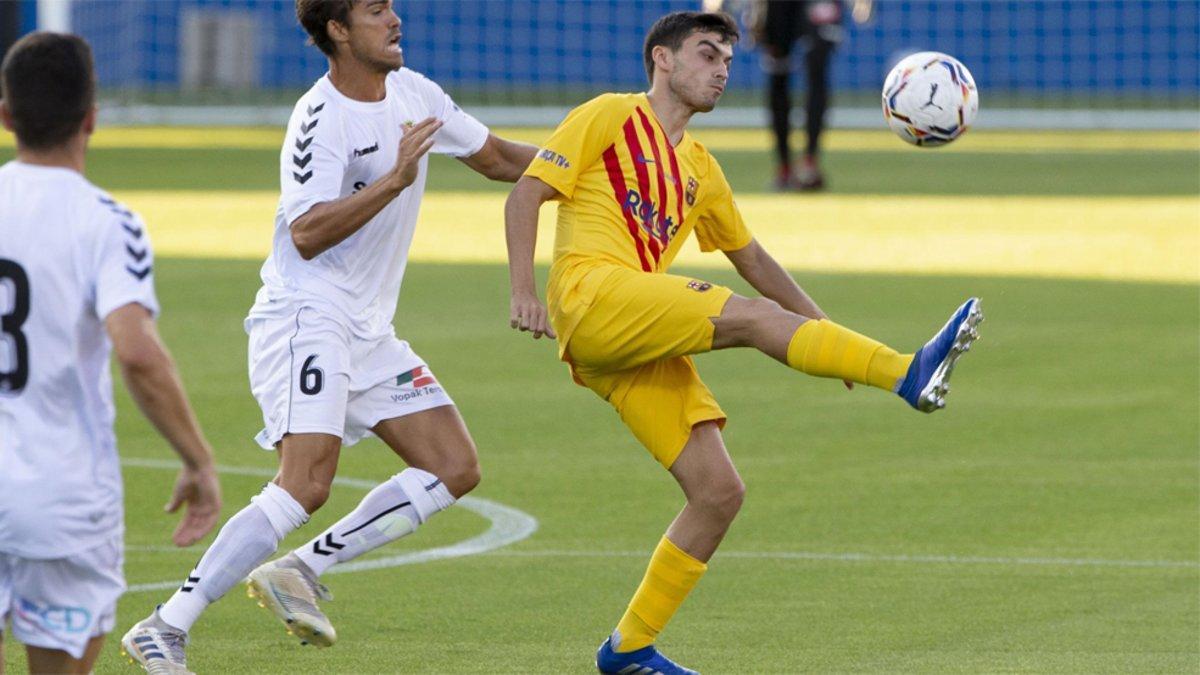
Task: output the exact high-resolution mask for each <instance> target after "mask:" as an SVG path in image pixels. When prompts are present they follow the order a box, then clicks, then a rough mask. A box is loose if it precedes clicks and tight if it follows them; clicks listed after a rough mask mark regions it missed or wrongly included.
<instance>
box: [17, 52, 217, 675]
mask: <svg viewBox="0 0 1200 675" xmlns="http://www.w3.org/2000/svg"><path fill="white" fill-rule="evenodd" d="M0 84H2V87H3V92H4V99H3V101H0V119H2V120H3V123H4V127H5V128H6V129H8V130H10V131H12V132H13V133H14V135H15V136H16V145H17V156H16V159H15V160H14V161H11V162H8V163H7V164H5V165H4V166H3V167H0V635H2V634H3V629H4V626H5V624H6V623H8V624H9V625H10V626H11V628H12V634H13V636H14V637H15V638H16V639H17V640H19V641H20V642H22V643H24V644H25V651H26V654H27V655H28V658H29V670H30V672H34V673H88V672H91V670H92V666H93V665H94V664H95V661H96V656H97V655H98V654H99V652H100V648H101V645H102V644H103V642H104V636H105V635H106V634H107V633H108V632H109V631H111V630H112V628H113V623H114V619H115V615H116V609H117V598H119V597H120V595H121V593H122V592H123V591H124V590H125V578H124V574H123V572H122V569H121V564H122V560H123V558H124V549H125V546H124V534H125V526H124V506H123V487H122V484H121V467H120V464H119V461H118V457H117V447H116V436H115V435H114V433H113V420H114V410H113V391H112V378H111V374H110V370H109V356H110V354H111V353H115V354H116V357H117V362H118V363H119V364H120V367H121V374H122V377H123V379H124V381H125V386H126V387H127V388H128V389H129V393H130V394H131V395H132V396H133V400H134V401H135V402H136V403H137V404H138V406H139V407H140V408H141V410H142V412H143V413H144V414H145V416H146V417H147V418H148V419H149V420H150V421H151V422H152V423H153V424H154V426H155V427H156V428H157V429H158V431H159V433H161V434H162V436H163V437H164V438H165V439H166V440H167V441H168V442H169V443H170V445H171V447H172V448H173V449H174V450H175V452H176V453H177V454H178V455H179V456H180V458H182V459H183V461H184V468H183V470H182V471H181V472H180V475H179V478H178V479H177V480H176V483H175V489H174V493H173V494H172V496H171V499H170V502H169V503H168V505H167V510H168V511H174V510H176V509H177V508H178V507H179V506H180V505H181V504H183V503H185V502H186V503H187V512H186V516H185V517H184V519H183V521H182V522H181V523H180V525H179V527H178V529H177V530H176V531H175V536H174V541H175V544H176V545H178V546H188V545H191V544H192V543H194V542H195V541H196V540H198V539H199V538H200V537H203V536H204V535H205V534H206V533H208V532H209V531H210V530H211V529H212V527H213V525H215V524H216V522H217V517H218V515H219V514H220V511H221V496H220V487H219V486H218V484H217V476H216V473H215V471H214V469H213V456H212V450H211V448H210V447H209V445H208V442H207V441H205V440H204V437H203V435H202V434H201V432H200V428H199V426H198V425H197V423H196V418H195V415H193V414H192V410H191V407H190V405H189V404H188V399H187V395H186V394H185V393H184V390H183V386H182V383H181V382H180V379H179V373H178V372H177V371H176V369H175V365H174V363H173V362H172V360H171V357H170V355H169V354H168V353H167V350H166V348H165V347H164V345H163V343H162V341H161V340H160V339H159V336H158V330H157V328H156V325H155V315H156V314H158V300H157V299H156V297H155V293H154V275H153V262H154V260H153V254H152V253H151V251H150V243H149V241H148V238H147V234H146V231H145V226H144V225H143V224H142V221H141V219H140V218H138V217H137V215H136V214H134V213H132V212H131V211H129V210H127V209H126V208H125V207H124V206H122V205H121V204H119V203H117V202H116V201H115V200H113V199H112V197H110V196H108V194H107V193H105V192H104V191H103V190H101V189H99V188H97V187H96V186H94V185H92V184H91V183H90V182H88V180H87V179H86V178H84V176H83V171H84V162H85V158H86V155H87V144H88V138H89V136H91V134H92V131H93V130H94V128H95V126H96V108H95V91H96V82H95V75H94V71H93V67H92V52H91V49H90V48H89V47H88V45H87V43H86V42H84V41H83V40H82V39H80V38H79V37H76V36H74V35H62V34H57V33H44V32H43V33H31V34H29V35H26V36H25V37H23V38H21V39H20V40H19V41H17V42H16V44H14V45H13V46H12V47H11V48H10V49H9V51H8V54H7V55H6V56H5V57H4V63H3V65H2V66H0ZM2 646H3V643H2V642H0V672H3V671H4V654H3V649H2Z"/></svg>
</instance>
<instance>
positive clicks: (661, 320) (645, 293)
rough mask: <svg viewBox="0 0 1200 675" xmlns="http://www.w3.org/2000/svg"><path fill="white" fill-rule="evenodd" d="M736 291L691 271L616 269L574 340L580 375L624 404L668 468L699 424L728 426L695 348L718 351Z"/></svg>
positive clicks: (570, 355)
mask: <svg viewBox="0 0 1200 675" xmlns="http://www.w3.org/2000/svg"><path fill="white" fill-rule="evenodd" d="M731 295H733V291H731V290H729V289H728V288H725V287H723V286H717V285H715V284H710V283H708V282H705V281H699V280H696V279H692V278H690V277H681V276H675V275H669V274H647V273H645V272H639V271H637V270H627V269H620V270H617V271H615V272H613V273H611V274H609V275H608V276H607V277H606V278H605V279H604V284H603V285H602V287H601V288H600V290H599V291H598V292H597V293H596V296H595V297H594V298H593V299H592V302H591V304H590V306H589V307H588V309H587V311H586V312H585V313H584V315H583V317H582V319H581V320H580V322H579V325H578V326H576V328H575V330H574V332H573V333H572V335H571V337H570V342H569V344H568V345H567V353H566V357H567V359H568V361H569V363H570V364H571V366H572V371H573V372H574V374H575V377H576V379H578V381H579V382H580V383H582V384H583V385H584V386H586V387H588V388H589V389H591V390H592V391H594V392H596V393H597V394H598V395H599V396H600V397H601V398H603V399H604V400H606V401H608V402H609V403H611V404H612V405H613V407H614V408H616V409H617V412H618V413H619V414H620V415H621V419H622V421H624V422H625V424H626V425H627V426H628V427H629V428H630V430H632V431H633V434H634V436H636V437H637V439H638V440H639V441H641V443H642V445H644V446H646V448H647V449H648V450H649V451H650V453H651V454H652V455H654V458H655V459H656V460H658V461H659V463H661V464H662V465H663V466H664V467H666V468H670V467H671V465H672V464H673V463H674V462H675V458H676V457H678V456H679V453H680V452H681V451H682V450H683V446H684V445H685V444H686V443H687V440H688V437H689V436H690V435H691V432H692V427H693V426H695V425H696V424H698V423H700V422H704V421H707V420H713V421H716V422H717V423H718V424H720V425H721V426H724V425H725V412H724V411H723V410H721V407H720V406H719V405H717V401H716V399H715V398H713V395H712V392H711V391H709V389H708V387H706V386H705V385H704V383H703V382H702V381H700V375H699V373H697V372H696V366H695V364H693V363H692V359H691V358H690V356H688V355H689V354H697V353H701V352H706V351H709V350H710V349H712V338H713V323H712V321H711V320H710V319H712V318H716V317H718V316H720V314H721V310H722V308H724V306H725V303H726V301H728V300H729V297H730V296H731Z"/></svg>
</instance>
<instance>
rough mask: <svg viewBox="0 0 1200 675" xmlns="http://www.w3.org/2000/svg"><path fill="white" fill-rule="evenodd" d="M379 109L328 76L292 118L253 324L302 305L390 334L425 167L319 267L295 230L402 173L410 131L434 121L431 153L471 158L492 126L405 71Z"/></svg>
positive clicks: (321, 258)
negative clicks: (316, 210) (401, 156)
mask: <svg viewBox="0 0 1200 675" xmlns="http://www.w3.org/2000/svg"><path fill="white" fill-rule="evenodd" d="M386 86H387V93H386V95H385V97H384V99H383V100H382V101H378V102H373V103H367V102H363V101H355V100H353V99H350V98H347V97H346V96H343V95H342V94H341V93H340V92H339V91H338V90H337V88H335V87H334V86H333V83H332V82H330V81H329V76H328V75H326V76H325V77H322V78H321V79H320V80H318V81H317V83H316V84H315V85H313V87H312V88H311V89H309V90H308V93H306V94H305V95H304V96H302V97H301V98H300V101H299V102H298V103H296V107H295V109H294V110H293V111H292V118H291V121H290V122H289V123H288V130H287V136H286V138H285V139H284V142H283V151H282V152H281V153H280V156H279V162H280V171H279V179H280V183H281V187H282V194H281V196H280V198H279V208H278V209H277V211H276V213H275V237H274V242H273V246H272V249H271V255H270V256H269V257H268V258H267V261H266V263H264V264H263V267H262V280H263V287H262V289H261V290H260V291H259V292H258V296H257V298H256V299H255V304H254V307H253V308H252V309H251V310H250V318H251V319H254V318H279V317H281V316H288V315H291V314H293V313H294V312H295V307H297V306H313V307H315V308H320V309H322V310H325V311H331V312H334V313H335V315H336V316H339V317H341V318H342V319H343V320H344V321H346V323H347V325H348V326H349V327H350V329H351V330H352V331H353V332H354V334H355V335H357V336H358V337H360V338H363V339H377V338H380V337H382V336H387V335H393V334H394V330H393V328H392V319H393V318H394V316H395V314H396V301H397V298H398V297H399V294H400V284H401V282H402V281H403V279H404V269H405V266H406V265H407V264H408V248H409V245H410V244H411V243H412V237H413V231H414V229H415V228H416V223H417V212H418V211H419V209H420V207H421V196H422V194H423V193H424V191H425V177H426V174H427V173H428V162H429V160H428V158H427V157H423V158H422V159H421V160H420V166H419V169H418V172H417V178H416V180H415V181H414V182H413V184H412V185H410V186H409V187H408V188H406V189H405V190H404V191H403V192H401V193H400V195H399V196H398V197H396V199H394V200H392V202H391V203H389V204H388V205H387V206H385V207H384V208H383V210H381V211H380V212H379V213H378V214H376V215H375V217H374V218H372V219H371V220H369V221H367V223H366V224H365V225H363V227H362V228H361V229H359V230H358V231H357V232H355V233H354V234H353V235H351V236H349V237H347V238H346V239H345V240H344V241H342V242H340V243H338V244H337V245H336V246H334V247H332V248H330V249H329V250H327V251H324V252H323V253H321V254H320V255H318V256H316V257H315V258H313V259H312V260H304V259H303V258H301V257H300V254H299V252H298V251H297V250H296V247H295V244H293V243H292V238H291V225H292V223H293V222H295V220H296V219H297V218H299V217H300V216H302V215H304V214H305V213H307V212H308V210H309V209H311V208H312V207H313V206H314V205H316V204H319V203H322V202H329V201H334V200H336V199H340V198H342V197H346V196H349V195H351V194H353V193H355V192H357V191H358V190H361V189H362V188H364V187H366V186H367V185H370V184H372V183H374V182H375V181H377V180H379V179H380V178H381V177H383V175H384V174H386V173H387V172H389V171H391V169H392V168H393V167H394V166H395V164H396V156H397V153H398V152H399V146H400V139H401V137H402V129H403V127H404V125H406V124H413V123H416V122H419V121H421V120H423V119H425V118H427V117H434V118H437V119H439V120H441V121H442V122H443V126H442V128H441V129H439V130H438V132H437V133H436V134H435V135H434V137H433V138H434V145H433V148H432V150H431V151H432V152H437V153H441V154H447V155H451V156H454V157H469V156H470V155H473V154H475V153H476V152H478V151H479V150H480V149H481V148H482V147H483V144H484V142H485V141H486V140H487V135H488V130H487V127H485V126H483V125H482V124H480V123H479V122H478V121H477V120H476V119H475V118H473V117H471V116H470V115H468V114H467V113H465V112H463V111H462V109H460V108H459V107H458V106H457V105H455V103H454V101H452V100H451V99H450V97H449V96H447V95H446V93H445V92H444V91H442V89H441V87H439V86H438V85H436V84H434V83H433V82H432V81H430V80H428V79H426V78H425V77H424V76H422V75H420V74H418V73H415V72H413V71H411V70H408V69H407V68H402V69H400V70H398V71H395V72H393V73H390V74H389V75H388V77H387V85H386Z"/></svg>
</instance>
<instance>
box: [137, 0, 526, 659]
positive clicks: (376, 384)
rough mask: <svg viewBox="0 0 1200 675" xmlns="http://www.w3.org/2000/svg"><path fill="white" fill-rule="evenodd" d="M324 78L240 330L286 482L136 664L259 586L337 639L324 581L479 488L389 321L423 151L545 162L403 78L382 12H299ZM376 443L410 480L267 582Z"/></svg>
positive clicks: (304, 120)
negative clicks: (345, 466)
mask: <svg viewBox="0 0 1200 675" xmlns="http://www.w3.org/2000/svg"><path fill="white" fill-rule="evenodd" d="M296 15H297V17H298V19H299V21H300V23H301V25H303V26H304V28H305V30H306V31H307V32H308V34H309V36H310V37H311V39H312V42H313V43H314V44H315V45H316V46H317V47H318V48H319V49H320V50H321V51H322V52H324V53H325V55H326V56H327V57H328V60H329V72H328V74H327V75H325V76H324V77H322V78H321V79H320V80H318V81H317V83H316V84H315V85H314V86H313V87H312V88H311V89H310V90H309V91H308V93H306V94H305V95H304V96H302V97H301V98H300V101H299V102H298V103H297V104H296V107H295V109H294V110H293V112H292V117H291V121H290V123H289V124H288V130H287V135H286V137H285V140H284V145H283V151H282V153H281V155H280V163H281V167H280V181H281V185H282V196H281V198H280V200H279V209H278V211H277V213H276V216H275V239H274V247H273V249H272V252H271V255H270V257H269V258H267V261H266V263H265V264H264V265H263V269H262V279H263V287H262V289H261V290H260V291H259V293H258V298H257V300H256V302H255V304H254V307H253V309H251V310H250V316H249V317H248V318H247V320H246V328H247V332H248V333H249V336H250V347H249V357H250V386H251V389H252V391H253V393H254V396H255V398H256V399H257V400H258V402H259V404H260V405H261V406H262V410H263V420H264V423H265V428H264V429H263V430H262V432H261V433H260V434H259V436H258V439H257V440H258V442H259V444H260V445H262V447H264V448H268V449H276V450H277V451H278V456H279V473H278V474H277V475H276V477H275V479H274V480H272V481H271V482H270V483H268V484H267V485H266V487H265V488H264V489H263V491H262V492H261V493H260V494H258V495H257V496H255V497H253V498H252V499H251V503H250V505H249V506H247V507H246V508H245V509H243V510H242V511H241V512H239V513H238V514H236V515H235V516H233V518H231V519H230V520H229V521H228V522H227V523H226V524H225V526H224V527H223V528H222V529H221V532H220V534H219V535H218V536H217V538H216V540H215V541H214V542H213V544H212V546H211V547H210V548H209V549H208V551H207V552H206V553H205V554H204V556H203V557H202V558H201V560H200V562H199V563H198V564H197V565H196V567H195V569H193V570H192V572H191V573H190V574H189V575H188V576H187V579H186V581H185V582H184V584H183V586H182V587H181V588H180V589H179V590H178V591H177V592H176V593H175V594H174V595H173V596H172V597H171V598H170V599H169V600H168V601H167V602H166V603H165V604H164V605H163V606H162V607H161V608H160V609H159V610H157V611H156V612H154V613H152V614H151V616H150V617H149V618H147V619H146V620H144V621H142V622H141V623H139V624H137V625H136V626H134V627H133V628H132V629H131V630H130V632H129V633H128V634H127V635H126V637H125V640H124V643H125V647H126V649H127V650H128V651H129V653H130V655H131V656H132V657H133V658H134V659H136V660H137V661H138V662H140V663H141V664H142V665H143V666H147V667H148V668H149V667H150V666H154V665H160V664H162V663H164V662H170V663H171V665H175V666H179V667H182V664H183V658H182V657H183V655H182V653H172V652H170V651H168V650H164V649H157V646H158V643H159V642H160V641H161V640H162V636H163V635H170V636H172V638H171V639H173V640H174V641H177V642H178V641H180V640H181V639H182V637H183V636H184V635H186V633H187V631H189V630H190V629H191V627H192V624H193V623H194V622H195V621H196V619H197V617H199V615H200V613H201V612H202V611H203V610H204V609H205V607H207V606H208V605H209V604H210V603H212V602H214V601H216V600H217V599H218V598H220V597H221V596H222V595H224V594H225V593H226V592H227V591H229V590H230V588H232V587H233V586H234V585H235V584H236V583H238V582H239V581H241V580H243V579H244V578H246V577H247V575H248V576H249V580H248V581H249V591H250V593H251V595H252V596H255V597H257V598H258V599H259V602H260V603H261V604H263V605H264V606H266V607H268V608H269V609H270V610H271V611H272V612H274V614H275V615H276V616H277V617H279V619H281V620H282V621H283V622H284V623H285V624H286V626H287V628H288V632H289V633H292V634H294V635H296V636H297V637H298V638H299V639H300V640H301V641H302V642H304V643H308V644H313V645H317V646H329V645H331V644H333V643H334V641H335V640H336V638H337V636H336V633H335V631H334V628H333V626H332V625H330V622H329V621H328V620H327V619H326V617H325V616H324V614H323V613H322V611H321V610H320V609H319V608H318V606H317V601H318V599H322V598H325V597H328V596H327V591H326V590H325V588H324V587H323V586H322V585H321V584H320V583H318V581H317V579H318V577H319V576H320V575H321V574H322V573H323V572H324V571H325V570H326V569H328V568H329V567H330V566H332V565H333V564H335V563H338V562H344V561H347V560H350V559H352V558H355V557H357V556H360V555H362V554H364V553H366V552H367V551H370V550H372V549H374V548H376V547H378V546H381V545H383V544H385V543H388V542H390V541H393V540H395V539H398V538H400V537H402V536H404V535H406V534H408V533H410V532H412V531H413V530H415V529H416V528H417V526H419V525H420V524H422V523H424V522H425V521H426V520H428V519H429V518H430V517H431V516H433V515H434V514H435V513H437V512H439V511H441V510H443V509H445V508H447V507H449V506H451V505H452V504H454V502H455V500H456V499H458V498H459V497H461V496H462V495H464V494H466V493H467V492H469V491H470V490H471V489H472V488H474V487H475V485H476V484H477V483H478V482H479V477H480V474H479V465H478V462H477V459H476V453H475V445H474V442H473V441H472V440H471V437H470V435H469V434H468V432H467V428H466V426H465V425H464V424H463V421H462V418H461V417H460V415H459V413H458V410H457V408H456V407H455V406H454V403H453V401H452V400H451V399H450V397H449V396H448V395H447V393H446V391H445V390H444V389H443V388H442V386H441V385H440V384H439V383H438V381H437V379H436V377H435V376H434V374H433V372H432V371H431V370H430V368H429V366H428V365H426V363H425V362H424V361H423V360H422V359H421V357H419V356H418V355H417V354H416V353H414V352H413V350H412V349H411V348H410V347H409V345H408V343H407V342H405V341H403V340H400V339H398V338H397V337H396V334H395V331H394V328H393V326H392V320H393V318H394V315H395V310H396V302H397V298H398V295H399V292H400V283H401V280H402V279H403V276H404V269H405V266H406V262H407V257H408V249H409V244H410V243H411V241H412V235H413V230H414V227H415V225H416V221H417V212H418V209H419V207H420V204H421V196H422V193H423V191H424V187H425V176H426V168H427V162H428V160H427V158H426V156H425V155H426V153H427V152H429V151H432V152H436V153H442V154H446V155H450V156H453V157H456V158H458V159H460V160H462V161H463V162H464V163H465V164H466V165H467V166H469V167H470V168H472V169H474V170H475V171H477V172H479V173H480V174H482V175H484V176H486V177H488V178H491V179H494V180H504V181H508V182H514V181H516V179H517V178H518V177H520V175H521V173H522V172H523V171H524V170H525V168H526V167H527V166H528V165H529V163H530V161H532V159H533V157H534V154H535V152H536V148H534V147H533V146H530V145H524V144H519V143H513V142H510V141H505V140H502V139H500V138H497V137H496V136H494V135H492V134H490V133H489V132H488V130H487V128H486V127H484V126H483V125H482V124H480V123H479V122H478V121H476V120H475V119H474V118H473V117H471V116H470V115H468V114H466V113H465V112H463V111H462V110H461V109H459V107H458V106H457V105H455V104H454V102H453V101H452V100H451V99H450V97H449V96H447V95H446V93H445V92H443V91H442V89H441V88H440V87H438V85H436V84H434V83H433V82H431V81H430V80H428V79H426V78H425V77H423V76H421V75H419V74H417V73H415V72H413V71H411V70H408V69H406V68H403V67H402V66H403V64H404V58H403V53H402V51H401V49H400V46H399V43H400V20H399V18H397V16H396V14H395V13H394V12H393V10H392V6H391V2H388V1H386V0H332V1H331V0H297V2H296ZM368 434H374V435H376V436H378V437H379V438H380V439H382V440H383V441H384V442H385V443H387V445H388V446H390V447H391V448H392V449H393V450H394V451H395V452H396V454H397V455H399V456H400V458H401V459H402V460H403V461H404V462H405V463H406V464H407V465H408V468H406V469H404V470H403V471H400V472H399V473H397V474H396V475H395V476H393V477H392V478H391V479H389V480H387V481H385V482H384V483H382V484H381V485H379V486H378V487H376V488H375V489H374V490H372V491H371V492H370V493H368V494H367V496H366V497H365V498H364V499H363V500H362V502H361V503H360V504H359V505H358V507H357V508H356V509H355V510H354V511H353V512H351V513H350V514H349V515H347V516H346V517H344V518H342V519H341V520H340V521H338V522H337V523H336V524H335V525H333V527H330V528H329V529H327V530H325V531H324V532H321V533H319V534H317V535H316V536H315V537H314V538H313V539H312V540H311V541H309V542H308V543H307V544H305V545H304V546H302V547H300V548H298V549H296V550H295V551H293V552H291V553H289V554H287V555H285V556H284V557H282V558H280V559H278V560H275V561H273V562H270V563H267V564H264V565H261V566H260V563H263V561H264V560H266V559H267V558H268V557H270V556H271V554H272V553H274V552H275V550H276V547H277V546H278V544H279V542H280V540H281V539H282V538H283V537H284V536H286V535H287V534H288V533H289V532H291V531H293V530H295V529H296V528H298V527H300V526H301V525H303V524H304V523H305V522H306V521H307V520H308V518H309V516H310V514H312V513H313V512H314V511H316V510H317V509H318V508H320V507H321V505H322V504H324V503H325V500H326V498H327V497H328V495H329V489H330V485H331V483H332V481H333V477H334V472H335V470H336V467H337V461H338V454H339V452H340V450H341V448H342V446H348V445H352V444H353V443H355V442H357V441H358V440H360V439H362V438H363V437H365V436H367V435H368Z"/></svg>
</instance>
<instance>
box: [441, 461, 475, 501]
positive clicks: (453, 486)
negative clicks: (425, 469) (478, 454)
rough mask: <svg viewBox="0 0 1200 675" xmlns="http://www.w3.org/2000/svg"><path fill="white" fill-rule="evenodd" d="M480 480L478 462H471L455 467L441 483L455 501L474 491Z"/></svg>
mask: <svg viewBox="0 0 1200 675" xmlns="http://www.w3.org/2000/svg"><path fill="white" fill-rule="evenodd" d="M482 479H483V472H482V471H480V469H479V462H477V461H471V462H464V463H462V464H460V465H459V466H457V467H455V469H454V470H453V471H452V472H451V473H450V476H449V477H448V478H443V479H442V482H443V483H445V484H446V489H448V490H450V493H451V494H453V495H454V497H455V499H457V498H459V497H461V496H463V495H465V494H467V493H468V492H470V491H471V490H474V489H475V488H476V486H478V485H479V481H480V480H482Z"/></svg>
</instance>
